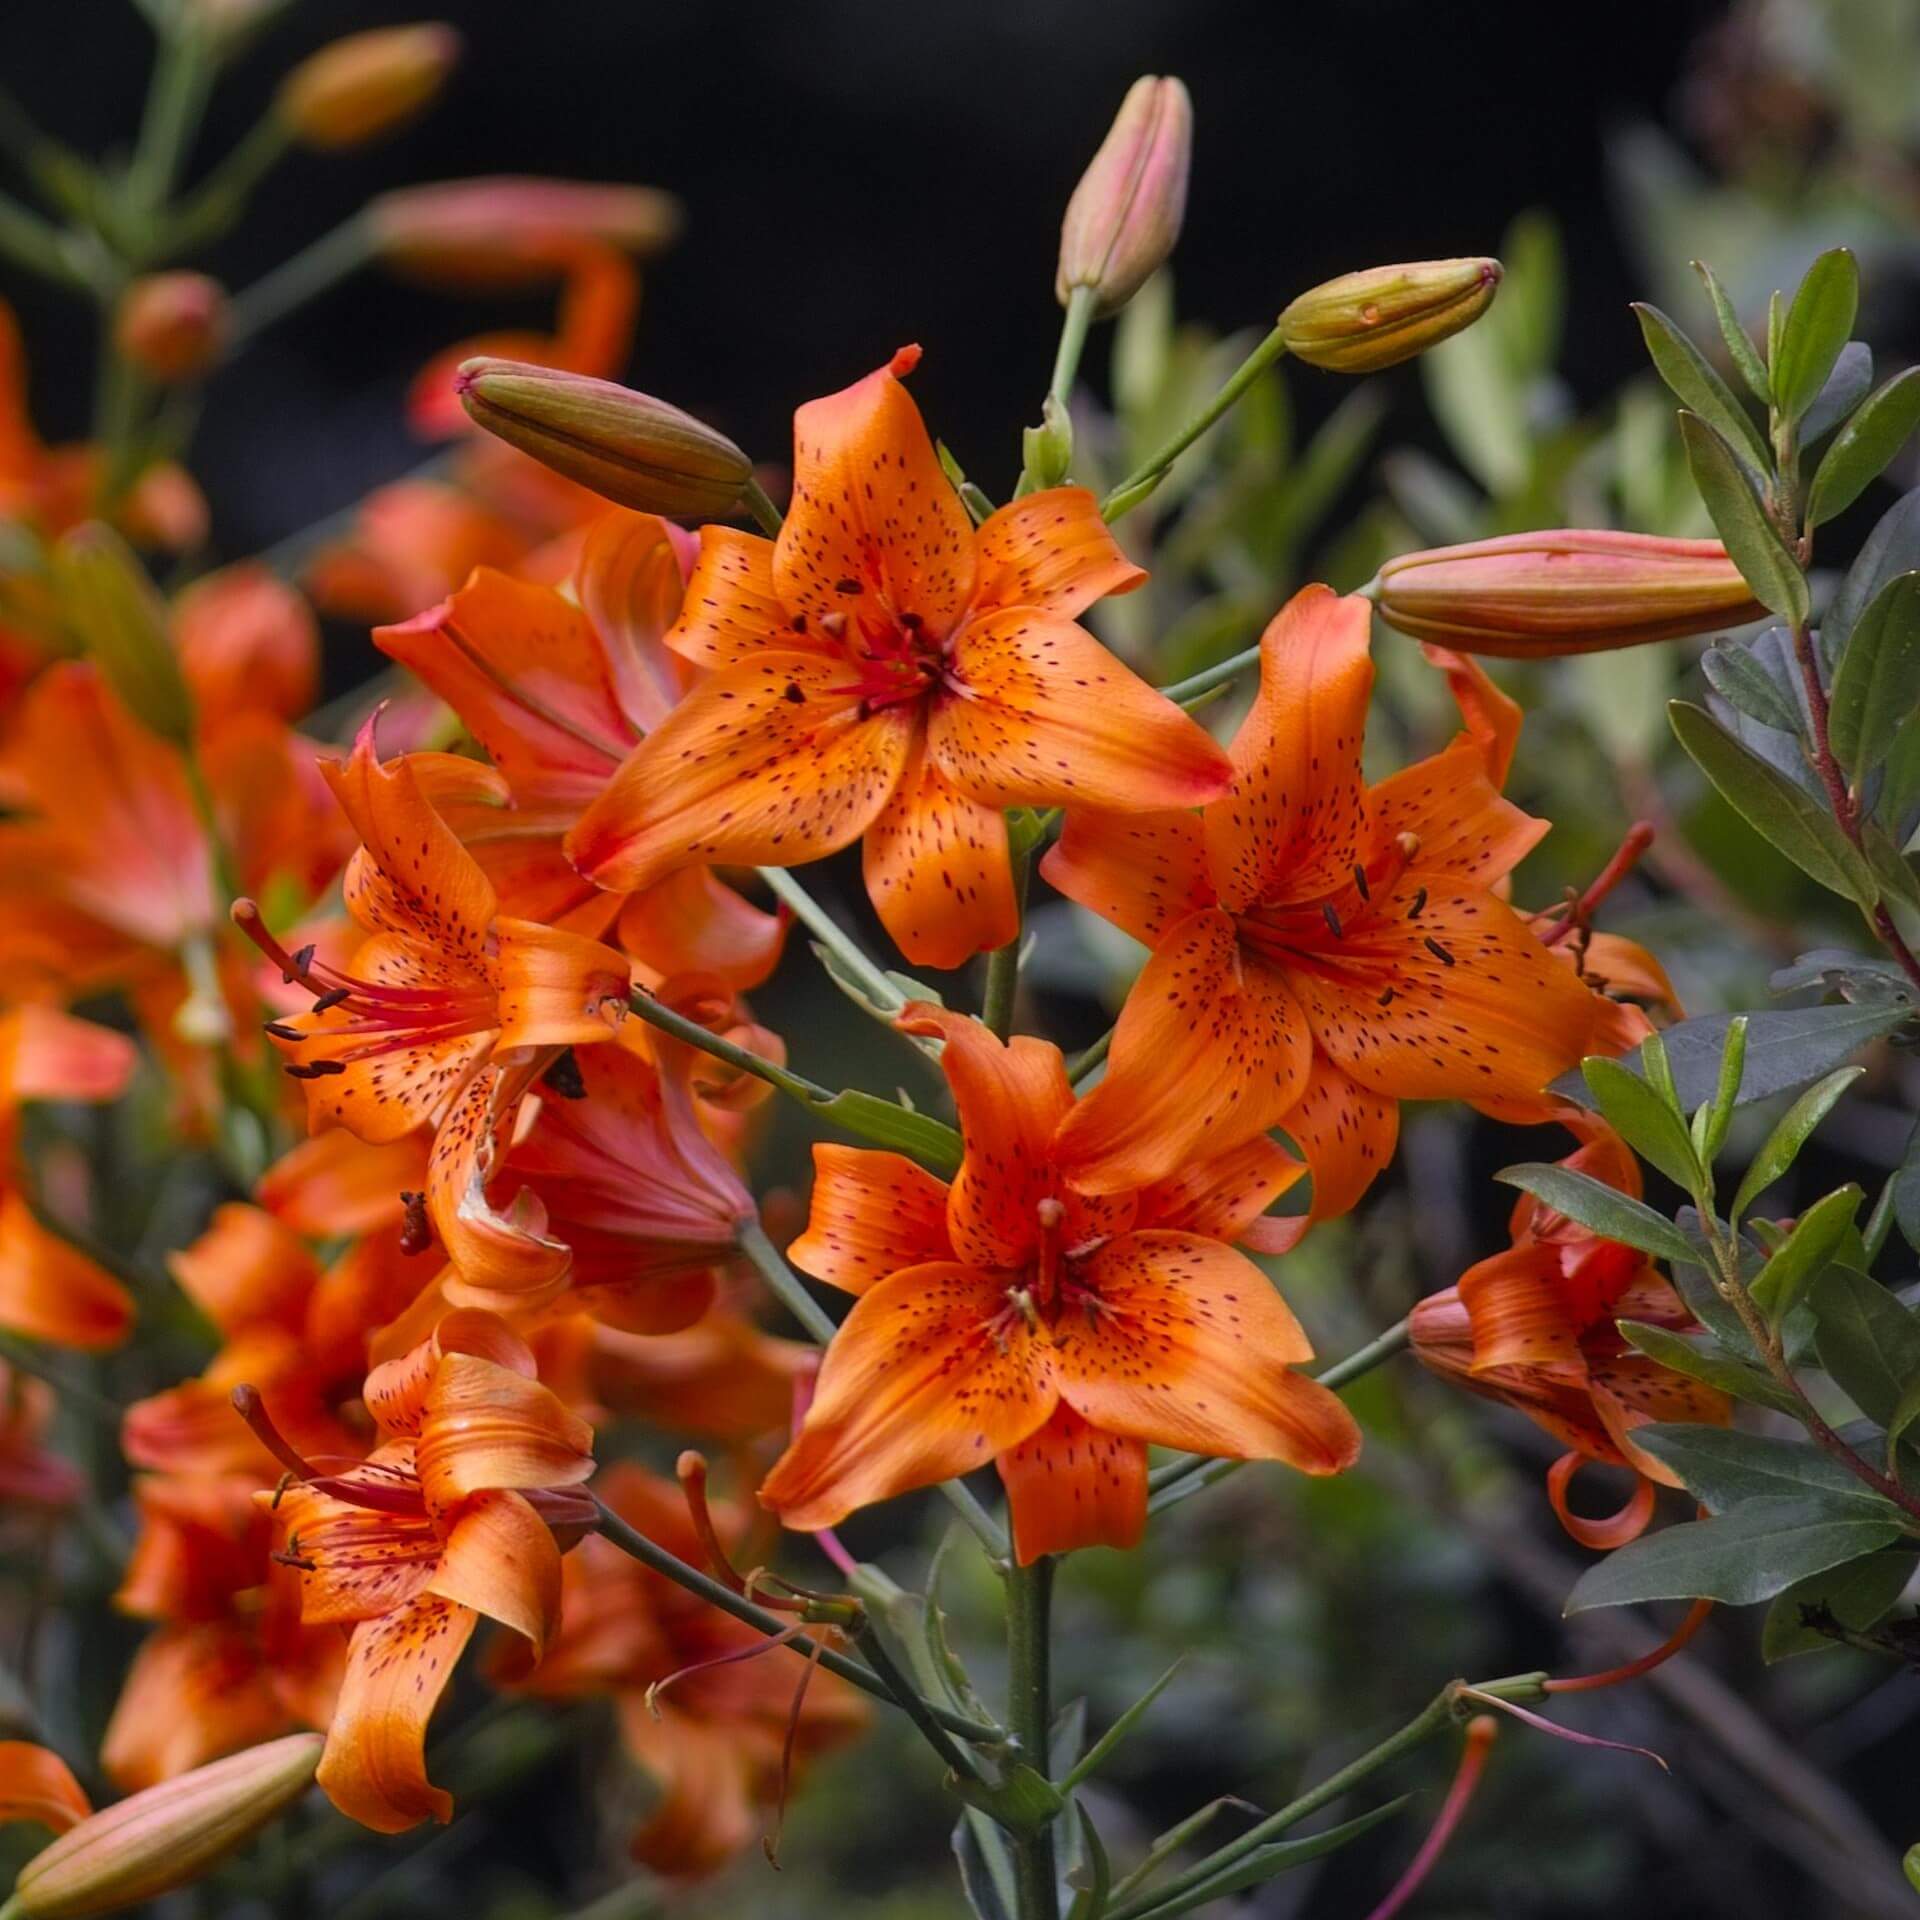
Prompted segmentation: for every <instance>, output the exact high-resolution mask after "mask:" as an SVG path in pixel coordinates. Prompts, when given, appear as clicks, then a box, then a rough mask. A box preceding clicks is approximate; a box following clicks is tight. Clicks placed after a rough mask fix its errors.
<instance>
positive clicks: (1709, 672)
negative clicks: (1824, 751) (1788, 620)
mask: <svg viewBox="0 0 1920 1920" xmlns="http://www.w3.org/2000/svg"><path fill="white" fill-rule="evenodd" d="M1595 657H1596V658H1600V659H1604V658H1605V657H1606V656H1605V655H1596V656H1595ZM1700 670H1701V672H1702V673H1704V674H1705V675H1706V676H1707V685H1708V686H1710V687H1711V688H1712V689H1713V690H1714V692H1715V693H1717V694H1718V695H1719V696H1720V698H1721V699H1722V700H1724V701H1726V703H1727V704H1728V705H1729V706H1731V707H1738V708H1739V710H1740V711H1741V712H1742V713H1744V714H1745V715H1746V716H1747V717H1748V718H1749V719H1750V720H1758V721H1759V722H1760V724H1761V725H1762V726H1763V727H1772V728H1774V729H1775V730H1776V731H1777V732H1780V733H1792V734H1797V733H1799V731H1800V707H1799V704H1798V702H1797V701H1796V700H1795V699H1794V696H1793V695H1792V694H1791V693H1789V692H1788V691H1787V690H1786V688H1784V687H1782V686H1780V685H1779V684H1778V683H1777V682H1776V681H1775V679H1774V677H1773V675H1772V674H1770V673H1769V672H1768V671H1767V670H1766V668H1765V667H1764V666H1762V665H1761V664H1760V662H1759V661H1758V660H1757V659H1756V658H1755V657H1754V653H1753V649H1752V648H1751V647H1749V646H1747V645H1746V644H1745V643H1744V642H1742V641H1739V640H1720V641H1716V642H1715V643H1714V645H1712V646H1710V647H1709V648H1708V649H1707V650H1706V652H1705V653H1703V654H1702V655H1701V656H1700Z"/></svg>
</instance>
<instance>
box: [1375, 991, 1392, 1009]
mask: <svg viewBox="0 0 1920 1920" xmlns="http://www.w3.org/2000/svg"><path fill="white" fill-rule="evenodd" d="M1374 1005H1375V1006H1379V1007H1390V1006H1392V1005H1393V989H1392V988H1391V987H1383V988H1382V989H1381V991H1380V998H1379V999H1378V1000H1376V1001H1375V1002H1374Z"/></svg>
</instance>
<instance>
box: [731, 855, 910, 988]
mask: <svg viewBox="0 0 1920 1920" xmlns="http://www.w3.org/2000/svg"><path fill="white" fill-rule="evenodd" d="M759 872H760V878H761V879H762V880H764V881H765V882H766V883H767V888H768V891H769V892H771V893H772V895H773V897H774V898H775V899H776V900H779V901H781V902H782V903H783V904H784V905H785V906H787V907H788V908H789V909H790V910H791V911H792V914H793V917H794V918H795V919H796V920H798V921H799V922H800V924H801V925H802V926H803V927H805V928H806V930H807V931H808V932H809V933H810V934H812V935H813V936H814V938H815V939H816V940H818V941H819V942H820V944H821V945H822V946H823V947H825V948H827V949H828V950H829V951H830V952H831V953H833V954H834V955H835V957H836V958H838V959H839V961H840V962H841V964H842V965H843V966H845V968H846V970H847V971H848V972H849V973H850V974H852V975H853V977H854V978H855V979H856V980H858V981H859V982H860V984H861V986H862V987H863V988H865V990H866V993H867V997H868V998H869V999H870V1000H872V1001H873V1002H874V1004H875V1005H876V1006H880V1007H885V1008H886V1009H887V1010H888V1011H889V1012H893V1013H898V1012H899V1011H900V1009H901V1008H902V1007H904V1006H905V1005H906V1004H907V996H906V994H905V993H904V992H902V991H901V989H900V987H899V985H898V984H897V983H896V982H895V981H893V980H891V979H889V978H888V977H887V974H886V972H885V970H884V969H883V968H882V967H880V966H879V964H878V963H877V962H875V961H874V960H872V959H871V958H869V956H868V955H867V953H866V951H865V950H864V949H863V948H862V947H861V945H860V943H859V941H857V940H856V939H855V938H854V937H853V935H852V934H850V933H849V932H848V931H847V930H846V928H845V927H843V926H842V925H841V924H840V923H839V921H837V920H836V919H835V918H834V917H833V915H832V914H830V913H829V912H828V911H827V910H826V908H825V907H823V906H822V905H821V904H820V902H819V901H818V900H816V899H815V898H814V897H813V895H812V894H810V893H809V892H808V891H807V890H806V888H805V887H803V886H802V885H801V884H800V882H799V881H798V880H796V879H795V878H794V877H793V875H792V874H791V873H789V872H788V871H787V869H786V868H785V867H762V868H760V870H759Z"/></svg>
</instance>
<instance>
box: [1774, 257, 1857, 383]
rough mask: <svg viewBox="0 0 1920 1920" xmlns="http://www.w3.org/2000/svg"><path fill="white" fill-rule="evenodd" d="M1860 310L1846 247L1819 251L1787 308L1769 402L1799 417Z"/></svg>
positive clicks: (1824, 378) (1851, 260)
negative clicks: (1819, 253)
mask: <svg viewBox="0 0 1920 1920" xmlns="http://www.w3.org/2000/svg"><path fill="white" fill-rule="evenodd" d="M1859 310H1860V269H1859V267H1858V265H1857V264H1856V263H1855V261H1854V257H1853V255H1852V254H1851V253H1850V252H1849V251H1848V250H1847V249H1846V248H1845V247H1834V248H1831V249H1830V250H1829V251H1827V252H1826V253H1823V254H1822V255H1821V256H1820V257H1819V259H1817V260H1816V261H1815V262H1814V263H1813V265H1812V266H1810V267H1809V268H1808V269H1807V277H1806V278H1805V279H1804V280H1802V281H1801V282H1800V289H1799V291H1798V292H1797V293H1796V294H1795V295H1794V296H1793V305H1792V306H1791V307H1790V308H1788V310H1787V319H1786V325H1785V326H1784V327H1783V328H1782V329H1781V332H1780V351H1779V353H1778V354H1777V355H1776V356H1775V357H1774V362H1773V402H1774V405H1775V406H1776V407H1778V408H1779V409H1780V411H1781V412H1782V413H1783V414H1785V415H1786V417H1787V418H1788V419H1789V420H1798V419H1799V418H1800V416H1801V415H1802V414H1804V413H1805V412H1806V411H1807V409H1808V408H1809V407H1811V406H1812V405H1813V403H1814V401H1815V400H1816V399H1817V398H1818V397H1819V394H1820V389H1821V388H1822V387H1824V386H1825V385H1826V384H1827V376H1828V375H1829V374H1830V373H1832V371H1833V366H1834V362H1835V361H1836V360H1838V359H1839V358H1840V350H1841V348H1842V347H1844V346H1845V345H1846V344H1847V340H1848V338H1849V336H1850V335H1851V334H1852V332H1853V322H1854V318H1855V316H1856V315H1857V314H1858V312H1859Z"/></svg>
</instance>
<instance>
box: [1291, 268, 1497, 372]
mask: <svg viewBox="0 0 1920 1920" xmlns="http://www.w3.org/2000/svg"><path fill="white" fill-rule="evenodd" d="M1500 275H1501V266H1500V262H1499V261H1498V260H1481V259H1471V260H1418V261H1415V262H1413V263H1412V264H1411V265H1407V266H1398V267H1368V268H1367V269H1366V270H1365V271H1364V272H1362V273H1346V274H1342V275H1341V276H1340V278H1339V279H1337V280H1328V281H1326V282H1324V283H1323V284H1322V285H1320V286H1317V287H1313V288H1311V289H1309V290H1308V291H1307V292H1306V293H1303V294H1302V295H1301V296H1300V297H1299V298H1298V299H1297V300H1295V301H1294V302H1293V303H1292V304H1291V305H1290V306H1288V307H1287V309H1286V311H1285V312H1283V313H1282V314H1281V316H1280V321H1279V333H1280V338H1281V339H1282V340H1283V341H1284V342H1285V343H1286V348H1287V351H1288V352H1289V353H1290V354H1292V355H1293V357H1294V358H1295V359H1296V360H1304V361H1306V363H1307V364H1308V365H1309V366H1313V367H1324V368H1325V369H1326V370H1327V371H1328V372H1329V373H1377V372H1379V371H1380V369H1381V368H1382V367H1392V366H1397V365H1398V364H1399V363H1400V362H1401V361H1402V360H1411V359H1412V358H1413V357H1414V355H1415V354H1417V353H1425V352H1426V350H1427V349H1428V348H1429V347H1437V346H1438V345H1439V344H1440V342H1441V341H1442V340H1446V339H1449V338H1451V337H1452V336H1453V335H1454V334H1456V333H1459V332H1460V331H1462V329H1464V328H1466V327H1470V326H1472V325H1473V323H1474V322H1475V321H1476V320H1478V319H1479V318H1480V316H1481V315H1482V314H1483V313H1485V312H1486V310H1487V309H1488V307H1490V306H1491V305H1492V304H1493V296H1494V294H1495V292H1496V291H1497V290H1498V288H1499V285H1500Z"/></svg>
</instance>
